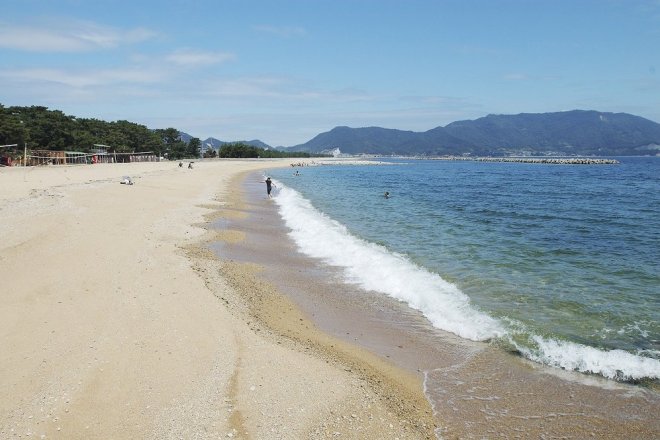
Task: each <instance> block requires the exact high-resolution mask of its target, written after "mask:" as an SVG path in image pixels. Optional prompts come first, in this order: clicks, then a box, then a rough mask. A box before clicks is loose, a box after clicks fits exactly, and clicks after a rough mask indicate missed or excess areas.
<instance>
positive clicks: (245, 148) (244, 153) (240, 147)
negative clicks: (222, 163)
mask: <svg viewBox="0 0 660 440" xmlns="http://www.w3.org/2000/svg"><path fill="white" fill-rule="evenodd" d="M218 157H224V158H257V157H262V158H275V157H310V155H309V153H302V152H283V151H277V150H265V149H263V148H259V147H255V146H254V145H248V144H246V143H244V142H234V143H229V144H225V145H223V146H222V148H220V151H219V152H218Z"/></svg>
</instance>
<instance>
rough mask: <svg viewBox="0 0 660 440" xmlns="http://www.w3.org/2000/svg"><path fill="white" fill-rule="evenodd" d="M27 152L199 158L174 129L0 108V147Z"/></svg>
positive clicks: (195, 142) (195, 144)
mask: <svg viewBox="0 0 660 440" xmlns="http://www.w3.org/2000/svg"><path fill="white" fill-rule="evenodd" d="M26 143H27V145H28V148H29V149H43V150H65V151H81V152H85V153H89V152H91V151H92V150H94V149H96V148H97V147H96V146H95V144H97V145H107V146H109V147H110V149H109V151H110V152H117V153H129V152H131V153H133V152H148V151H151V152H154V153H155V154H157V155H159V156H164V157H168V158H170V159H183V158H197V157H199V145H200V140H199V139H197V138H193V139H192V140H191V142H190V143H188V144H186V143H185V142H183V141H181V139H180V138H179V131H178V130H177V129H175V128H167V129H164V130H150V129H149V128H147V127H146V126H144V125H140V124H136V123H133V122H129V121H116V122H106V121H101V120H98V119H84V118H76V117H73V116H68V115H65V114H64V113H62V112H61V111H59V110H48V108H46V107H41V106H31V107H17V106H14V107H4V106H3V105H2V104H0V145H7V144H18V147H17V149H20V150H22V148H23V147H24V145H25V144H26Z"/></svg>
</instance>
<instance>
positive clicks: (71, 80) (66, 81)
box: [0, 68, 165, 88]
mask: <svg viewBox="0 0 660 440" xmlns="http://www.w3.org/2000/svg"><path fill="white" fill-rule="evenodd" d="M164 75H165V74H164V73H162V72H161V71H158V70H155V69H152V70H145V69H135V68H127V69H94V70H87V71H79V70H76V71H69V70H64V69H47V68H42V69H19V70H7V71H0V78H3V79H4V80H5V81H11V82H14V83H35V82H36V83H42V84H43V83H51V84H61V85H65V86H68V87H73V88H86V87H99V86H106V85H112V84H126V83H129V84H130V83H133V84H135V83H138V84H147V83H154V82H158V81H161V80H162V79H163V78H164Z"/></svg>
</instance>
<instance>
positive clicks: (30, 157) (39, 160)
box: [25, 148, 159, 166]
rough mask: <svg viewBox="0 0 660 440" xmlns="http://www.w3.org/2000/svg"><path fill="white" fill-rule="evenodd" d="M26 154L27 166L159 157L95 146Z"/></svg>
mask: <svg viewBox="0 0 660 440" xmlns="http://www.w3.org/2000/svg"><path fill="white" fill-rule="evenodd" d="M29 153H30V154H26V162H25V163H26V165H27V166H40V165H89V164H98V163H133V162H158V161H159V158H158V156H157V155H156V154H153V152H151V151H144V152H137V153H116V152H111V153H109V152H108V151H107V149H105V148H97V149H95V150H93V151H92V152H91V153H83V152H80V151H59V150H31V151H30V152H29Z"/></svg>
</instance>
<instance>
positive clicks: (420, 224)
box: [271, 158, 660, 380]
mask: <svg viewBox="0 0 660 440" xmlns="http://www.w3.org/2000/svg"><path fill="white" fill-rule="evenodd" d="M620 160H621V164H620V165H615V166H612V165H593V166H590V165H572V166H571V165H543V164H518V163H479V162H446V161H409V162H402V161H393V162H392V165H383V166H341V165H338V166H320V167H305V168H303V169H296V170H298V171H299V172H300V175H299V176H294V175H293V171H292V170H290V169H282V170H273V171H272V172H271V174H272V176H273V177H274V178H275V179H276V181H277V182H279V186H278V188H277V191H276V194H275V199H274V200H275V202H276V203H277V204H278V207H279V213H280V215H282V216H283V218H284V220H285V222H286V224H287V226H288V227H289V228H290V229H291V230H292V232H291V236H292V238H293V239H294V241H295V242H296V244H297V246H298V248H299V249H300V250H302V252H303V253H305V254H306V255H308V256H312V257H316V258H321V259H323V261H325V262H326V263H327V264H329V265H332V266H336V267H340V268H342V271H343V278H344V281H345V282H347V283H352V284H356V285H358V286H361V287H362V288H364V289H366V290H374V291H379V292H383V293H385V294H387V295H390V296H392V297H394V298H397V299H400V300H402V301H405V302H406V303H408V304H409V305H410V306H411V307H413V308H414V309H417V310H420V311H421V312H422V313H423V314H424V315H425V316H426V317H427V318H428V319H429V320H430V321H431V322H432V323H433V325H435V326H436V327H437V328H439V329H442V330H447V331H450V332H452V333H454V334H456V335H458V336H461V337H463V338H467V339H471V340H476V341H484V340H496V341H497V343H498V344H499V345H501V346H503V347H504V348H507V349H516V350H517V351H519V352H521V353H523V354H524V355H525V356H526V357H528V358H529V359H532V360H535V361H537V362H540V363H544V364H547V365H553V366H556V367H561V368H566V369H571V370H578V371H583V372H590V373H595V374H599V375H602V376H605V377H609V378H616V379H620V380H640V379H641V380H644V379H650V380H656V379H657V378H658V377H660V361H658V357H659V354H660V351H659V348H660V343H659V341H660V327H659V324H658V322H659V320H658V317H659V314H660V312H659V310H660V308H659V307H658V306H660V292H659V286H660V265H659V261H660V259H659V258H658V257H659V255H658V249H660V159H657V158H621V159H620ZM384 191H388V192H390V194H391V197H390V198H388V199H386V198H384V197H383V196H382V195H383V193H384Z"/></svg>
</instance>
